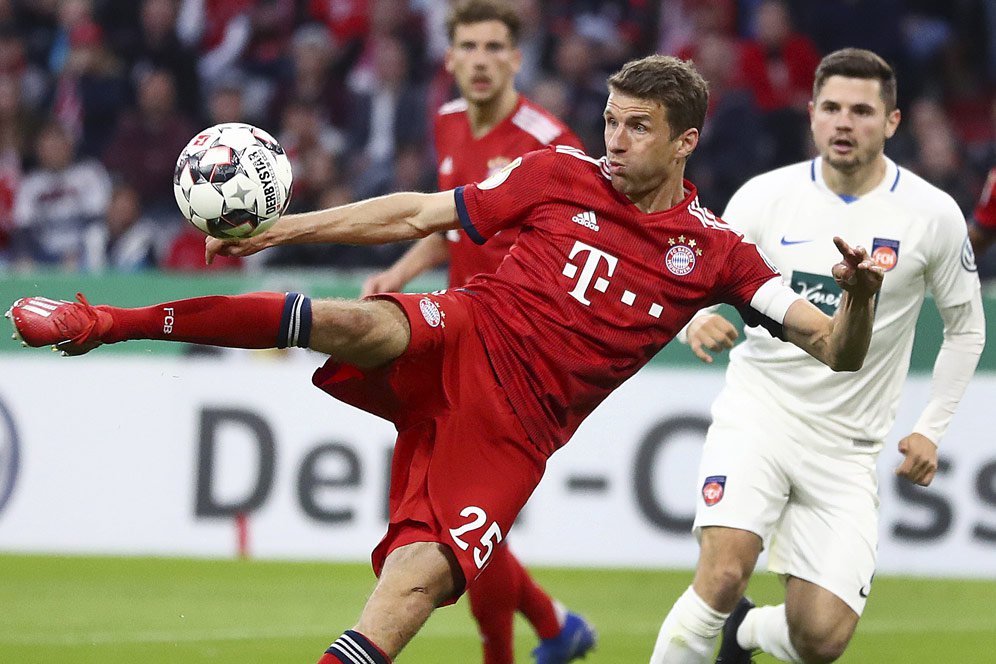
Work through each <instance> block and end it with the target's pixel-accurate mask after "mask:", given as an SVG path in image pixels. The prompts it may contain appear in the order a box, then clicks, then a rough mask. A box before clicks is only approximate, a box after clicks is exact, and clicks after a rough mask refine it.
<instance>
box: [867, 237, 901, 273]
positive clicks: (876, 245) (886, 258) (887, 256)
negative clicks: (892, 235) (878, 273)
mask: <svg viewBox="0 0 996 664" xmlns="http://www.w3.org/2000/svg"><path fill="white" fill-rule="evenodd" d="M871 257H872V260H873V261H875V264H876V265H878V266H879V267H880V268H882V269H883V270H885V271H886V272H888V271H889V270H891V269H892V268H894V267H896V263H898V262H899V240H889V239H887V238H882V237H877V238H874V239H873V240H872V249H871Z"/></svg>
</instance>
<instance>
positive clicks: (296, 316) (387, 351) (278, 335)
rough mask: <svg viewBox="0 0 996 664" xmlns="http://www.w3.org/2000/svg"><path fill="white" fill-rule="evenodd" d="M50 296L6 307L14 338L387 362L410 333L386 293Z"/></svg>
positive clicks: (77, 346) (79, 350)
mask: <svg viewBox="0 0 996 664" xmlns="http://www.w3.org/2000/svg"><path fill="white" fill-rule="evenodd" d="M76 299H77V301H76V302H68V301H65V300H52V299H49V298H44V297H25V298H21V299H19V300H17V301H16V302H14V304H13V305H11V307H10V309H9V310H8V311H7V318H9V319H10V320H11V322H12V323H13V325H14V338H15V339H20V340H21V341H22V342H23V343H24V344H25V345H26V346H35V347H38V346H52V347H53V348H55V349H56V350H61V351H62V352H63V353H64V354H66V355H81V354H83V353H86V352H89V351H91V350H93V349H94V348H96V347H97V346H99V345H101V344H109V343H117V342H119V341H127V340H131V339H155V340H160V341H178V342H186V343H195V344H206V345H210V346H223V347H227V348H286V347H289V346H300V347H302V348H313V349H314V350H318V351H321V352H323V353H327V354H329V355H332V356H333V357H334V358H335V359H337V360H339V361H341V362H349V363H351V364H356V365H357V366H360V367H363V368H369V367H374V366H379V365H382V364H384V363H386V362H388V361H389V360H392V359H394V358H396V357H398V356H399V355H401V353H402V352H404V350H405V348H406V347H407V344H408V341H409V339H410V337H411V333H410V330H409V328H408V323H407V319H406V318H405V315H404V313H403V312H402V311H401V309H400V308H399V307H398V306H397V305H396V304H394V303H392V302H389V301H386V300H363V301H351V300H314V301H312V300H311V298H309V297H306V296H304V295H301V294H299V293H247V294H245V295H211V296H207V297H195V298H190V299H185V300H176V301H175V302H163V303H161V304H156V305H152V306H149V307H138V308H134V309H128V308H122V307H112V306H108V305H97V306H93V305H91V304H90V303H89V302H88V301H87V299H86V298H85V297H83V295H82V293H77V295H76Z"/></svg>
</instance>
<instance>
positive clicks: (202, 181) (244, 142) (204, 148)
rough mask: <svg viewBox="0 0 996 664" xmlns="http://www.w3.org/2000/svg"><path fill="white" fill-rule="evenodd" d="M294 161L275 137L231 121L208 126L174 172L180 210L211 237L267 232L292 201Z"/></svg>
mask: <svg viewBox="0 0 996 664" xmlns="http://www.w3.org/2000/svg"><path fill="white" fill-rule="evenodd" d="M292 181H293V176H292V174H291V166H290V161H289V160H288V159H287V155H286V154H285V153H284V149H283V148H282V147H280V144H279V143H277V141H276V139H274V138H273V137H272V136H270V134H268V133H266V132H265V131H263V130H262V129H259V128H258V127H253V126H252V125H248V124H242V123H239V122H227V123H224V124H219V125H215V126H213V127H209V128H207V129H205V130H204V131H202V132H200V133H199V134H197V135H196V136H194V137H193V138H192V139H191V140H190V142H189V143H187V147H185V148H183V151H182V152H181V153H180V157H179V158H178V159H177V161H176V170H175V171H174V172H173V194H174V195H175V196H176V203H177V205H179V206H180V212H182V213H183V216H184V217H186V218H187V219H188V220H189V221H190V223H192V224H193V225H194V226H196V227H197V228H199V229H200V230H202V231H204V232H205V233H207V234H208V235H210V236H212V237H217V238H222V239H228V238H239V237H250V236H252V235H257V234H259V233H262V232H263V231H265V230H266V229H267V228H269V227H270V226H272V225H273V223H274V222H275V221H276V220H277V219H279V218H280V215H282V214H283V213H284V211H285V210H286V209H287V203H288V202H289V201H290V195H291V183H292Z"/></svg>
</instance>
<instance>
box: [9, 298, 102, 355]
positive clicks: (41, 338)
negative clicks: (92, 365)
mask: <svg viewBox="0 0 996 664" xmlns="http://www.w3.org/2000/svg"><path fill="white" fill-rule="evenodd" d="M76 299H77V300H78V302H67V301H65V300H50V299H48V298H47V297H22V298H21V299H19V300H17V301H16V302H14V304H12V305H11V306H10V309H8V310H7V313H6V317H7V318H9V319H10V321H11V323H13V324H14V335H13V336H14V339H18V340H20V341H21V343H22V344H23V345H25V346H34V347H35V348H37V347H39V346H52V348H53V350H60V351H62V354H63V355H82V354H83V353H87V352H89V351H91V350H93V349H94V348H96V347H97V346H99V345H100V344H101V343H102V341H101V339H100V336H101V335H102V334H104V333H105V332H107V330H109V329H110V327H111V323H112V322H113V319H112V318H111V315H110V314H108V313H106V312H103V311H98V310H97V309H95V308H94V307H92V306H91V305H90V303H89V302H87V301H86V298H85V297H83V293H77V294H76Z"/></svg>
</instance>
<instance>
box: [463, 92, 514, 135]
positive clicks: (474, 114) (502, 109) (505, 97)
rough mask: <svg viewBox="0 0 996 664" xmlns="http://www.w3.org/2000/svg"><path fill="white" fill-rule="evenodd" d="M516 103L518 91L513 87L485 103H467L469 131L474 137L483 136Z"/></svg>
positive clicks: (507, 114) (507, 113)
mask: <svg viewBox="0 0 996 664" xmlns="http://www.w3.org/2000/svg"><path fill="white" fill-rule="evenodd" d="M518 103H519V93H518V92H516V91H515V89H514V88H509V89H508V90H506V91H504V92H502V93H501V94H500V95H498V96H496V97H495V98H494V99H492V100H491V101H489V102H487V103H485V104H474V103H472V102H471V103H468V104H467V119H468V121H469V122H470V133H471V134H472V135H473V136H474V138H480V137H481V136H484V135H485V134H487V133H488V132H489V131H491V130H492V129H494V128H495V127H496V126H497V125H498V123H500V122H501V121H502V120H504V119H505V118H507V117H508V116H509V115H510V114H511V113H512V111H514V110H515V107H516V105H517V104H518Z"/></svg>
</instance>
